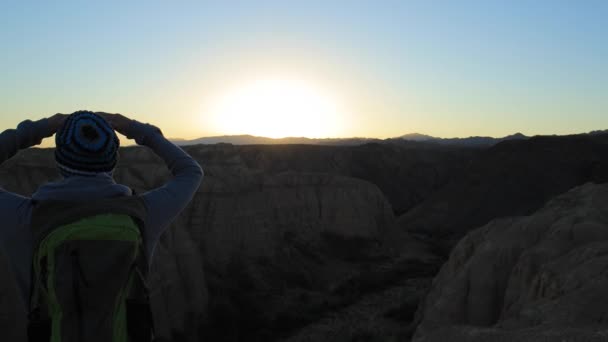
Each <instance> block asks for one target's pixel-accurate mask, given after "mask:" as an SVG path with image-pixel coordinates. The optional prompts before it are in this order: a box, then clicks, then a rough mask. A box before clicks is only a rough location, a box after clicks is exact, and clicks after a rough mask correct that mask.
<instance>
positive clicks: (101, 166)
mask: <svg viewBox="0 0 608 342" xmlns="http://www.w3.org/2000/svg"><path fill="white" fill-rule="evenodd" d="M55 145H56V149H55V160H56V161H57V166H58V167H59V170H60V171H61V173H62V174H63V175H64V176H69V175H79V176H95V175H97V174H99V173H104V172H112V170H114V167H115V166H116V162H117V160H118V147H119V146H120V141H119V140H118V137H117V136H116V133H115V132H114V129H112V126H110V124H109V123H108V122H107V121H106V120H105V119H104V118H103V117H101V116H99V115H97V114H95V113H93V112H89V111H78V112H75V113H73V114H71V115H70V116H69V117H68V118H67V119H66V120H65V122H64V124H63V126H62V127H61V128H60V129H59V131H58V132H57V134H56V135H55Z"/></svg>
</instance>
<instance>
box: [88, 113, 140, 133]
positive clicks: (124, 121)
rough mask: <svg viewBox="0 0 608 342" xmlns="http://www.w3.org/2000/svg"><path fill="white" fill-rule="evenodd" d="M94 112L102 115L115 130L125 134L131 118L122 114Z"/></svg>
mask: <svg viewBox="0 0 608 342" xmlns="http://www.w3.org/2000/svg"><path fill="white" fill-rule="evenodd" d="M95 114H97V115H99V116H101V117H103V118H104V119H105V120H106V121H107V122H108V123H109V124H110V126H112V128H114V130H115V131H116V132H118V133H120V134H122V135H124V136H126V135H127V131H128V129H129V126H130V125H131V121H132V120H131V119H129V118H127V117H126V116H124V115H122V114H110V113H104V112H96V113H95Z"/></svg>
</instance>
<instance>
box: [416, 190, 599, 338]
mask: <svg viewBox="0 0 608 342" xmlns="http://www.w3.org/2000/svg"><path fill="white" fill-rule="evenodd" d="M607 203H608V184H604V185H595V184H586V185H584V186H581V187H578V188H575V189H573V190H571V191H569V192H567V193H566V194H564V195H561V196H559V197H557V198H555V199H554V200H552V201H550V202H549V203H548V204H547V205H546V206H545V207H544V208H542V209H541V210H539V211H538V212H536V213H534V214H533V215H531V216H525V217H520V218H508V219H499V220H494V221H492V222H490V223H489V224H487V225H486V226H484V227H482V228H479V229H477V230H474V231H472V232H471V233H469V234H468V235H467V236H466V237H465V238H464V239H462V240H461V241H460V242H459V243H458V244H457V246H456V247H455V248H454V250H453V251H452V253H451V255H450V258H449V260H448V262H447V263H446V264H445V265H444V266H443V267H442V269H441V271H440V272H439V274H438V275H437V277H436V278H435V279H434V281H433V285H432V289H431V291H430V293H429V294H428V296H427V297H426V300H425V302H424V304H423V305H422V306H421V307H420V309H419V312H418V319H419V321H420V325H419V327H418V330H417V332H416V336H415V339H414V341H417V342H422V341H425V342H433V341H437V342H440V341H447V340H449V341H455V342H459V341H530V342H532V341H556V340H559V341H606V340H607V338H608V309H607V307H606V303H607V302H608V274H607V273H606V269H608V205H607Z"/></svg>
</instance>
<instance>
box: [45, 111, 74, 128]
mask: <svg viewBox="0 0 608 342" xmlns="http://www.w3.org/2000/svg"><path fill="white" fill-rule="evenodd" d="M68 116H70V115H69V114H61V113H57V114H55V115H53V116H51V117H50V118H49V125H50V126H51V132H53V133H56V132H57V131H58V130H59V129H60V128H61V126H63V123H64V122H65V120H66V119H67V118H68Z"/></svg>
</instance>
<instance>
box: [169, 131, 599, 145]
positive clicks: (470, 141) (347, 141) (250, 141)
mask: <svg viewBox="0 0 608 342" xmlns="http://www.w3.org/2000/svg"><path fill="white" fill-rule="evenodd" d="M604 133H608V130H603V131H602V130H598V131H592V132H589V133H587V134H591V135H595V134H604ZM528 138H529V137H528V136H526V135H524V134H521V133H515V134H512V135H508V136H505V137H502V138H494V137H483V136H474V137H468V138H438V137H433V136H430V135H425V134H420V133H410V134H405V135H402V136H400V137H396V138H388V139H376V138H325V139H311V138H304V137H290V138H280V139H273V138H267V137H257V136H253V135H224V136H216V137H205V138H199V139H193V140H186V139H171V141H173V142H174V143H176V144H178V145H181V146H188V145H200V144H202V145H213V144H221V143H224V144H232V145H287V144H303V145H332V146H356V145H363V144H367V143H393V144H408V143H415V144H438V145H443V146H462V147H490V146H493V145H495V144H497V143H499V142H501V141H505V140H522V139H528Z"/></svg>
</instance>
